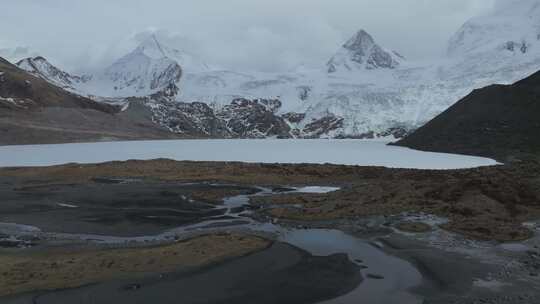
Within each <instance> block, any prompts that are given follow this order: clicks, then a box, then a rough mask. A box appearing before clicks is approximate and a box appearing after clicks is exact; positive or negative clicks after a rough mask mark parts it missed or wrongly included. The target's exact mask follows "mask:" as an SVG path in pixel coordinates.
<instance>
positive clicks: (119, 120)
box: [0, 58, 180, 145]
mask: <svg viewBox="0 0 540 304" xmlns="http://www.w3.org/2000/svg"><path fill="white" fill-rule="evenodd" d="M179 136H180V135H178V134H172V133H171V132H169V131H168V130H164V129H163V128H162V127H160V126H158V125H156V124H154V123H153V122H152V120H151V114H150V113H149V111H148V109H146V108H144V107H137V106H133V107H130V108H129V109H128V110H127V111H121V109H120V107H118V106H114V105H111V104H107V103H100V102H96V101H93V100H91V99H88V98H85V97H82V96H79V95H76V94H73V93H70V92H68V91H66V90H64V89H62V88H60V87H57V86H54V85H52V84H51V83H49V82H47V81H45V80H43V79H41V78H37V77H34V76H33V75H31V74H29V73H27V72H25V71H24V70H21V69H19V68H18V67H16V66H15V65H13V64H11V63H9V62H8V61H6V60H4V59H2V58H0V145H12V144H42V143H64V142H81V141H102V140H134V139H159V138H174V137H179Z"/></svg>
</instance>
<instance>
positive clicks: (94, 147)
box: [0, 139, 497, 169]
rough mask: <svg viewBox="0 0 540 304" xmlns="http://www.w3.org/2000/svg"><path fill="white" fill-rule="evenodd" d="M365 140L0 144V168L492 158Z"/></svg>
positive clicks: (418, 163)
mask: <svg viewBox="0 0 540 304" xmlns="http://www.w3.org/2000/svg"><path fill="white" fill-rule="evenodd" d="M386 144H387V142H381V141H365V140H327V139H317V140H279V139H276V140H273V139H265V140H247V139H246V140H236V139H228V140H163V141H129V142H100V143H76V144H60V145H28V146H3V147H0V167H10V166H48V165H58V164H65V163H100V162H106V161H124V160H129V159H139V160H148V159H155V158H169V159H174V160H190V161H242V162H261V163H317V164H322V163H331V164H342V165H361V166H385V167H392V168H419V169H458V168H472V167H480V166H489V165H495V164H497V163H496V162H495V161H494V160H491V159H487V158H482V157H474V156H463V155H453V154H444V153H430V152H421V151H415V150H411V149H407V148H402V147H394V146H387V145H386Z"/></svg>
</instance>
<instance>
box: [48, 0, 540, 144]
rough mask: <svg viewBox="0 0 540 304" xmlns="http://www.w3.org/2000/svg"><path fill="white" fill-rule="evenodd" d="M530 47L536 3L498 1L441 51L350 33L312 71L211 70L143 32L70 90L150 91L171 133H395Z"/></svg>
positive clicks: (538, 35)
mask: <svg viewBox="0 0 540 304" xmlns="http://www.w3.org/2000/svg"><path fill="white" fill-rule="evenodd" d="M539 48H540V0H499V2H498V3H497V5H496V7H495V8H494V10H493V11H492V12H490V13H489V14H487V15H484V16H479V17H476V18H473V19H471V20H470V21H468V22H467V23H465V24H464V25H463V26H462V27H461V28H460V29H459V30H458V31H457V33H456V34H455V35H454V36H453V37H452V38H451V39H450V41H449V45H448V50H449V51H448V53H449V54H448V56H447V57H445V58H441V59H440V60H437V61H432V62H430V63H415V62H411V61H405V60H404V59H403V57H401V56H400V55H399V54H398V53H396V52H393V51H387V50H385V49H384V48H383V47H381V46H379V45H378V44H377V43H376V42H375V39H374V38H373V37H372V36H371V35H370V34H368V33H367V32H365V31H359V32H357V33H356V34H355V35H354V36H353V37H352V38H351V39H350V40H348V41H347V42H346V43H345V44H344V45H343V46H342V47H341V48H340V49H339V50H338V52H337V53H336V54H335V55H334V56H333V57H332V58H330V60H329V61H328V63H327V65H326V66H324V65H323V64H321V67H320V68H313V69H309V68H303V69H302V70H299V71H295V72H288V73H256V72H249V73H247V72H239V71H227V70H213V69H210V68H208V66H207V65H206V64H204V63H201V61H200V60H197V59H196V58H195V57H194V56H189V55H187V54H185V53H182V52H180V51H176V50H174V49H173V48H170V47H168V46H166V45H165V44H163V43H161V42H160V41H158V40H157V39H156V38H155V37H154V36H152V37H150V38H149V39H147V40H146V41H144V42H143V43H142V44H141V45H139V46H138V47H137V48H136V49H135V50H133V51H132V52H131V53H129V54H128V55H126V56H124V57H123V58H121V59H119V60H118V61H117V62H115V63H114V64H113V65H111V66H110V67H109V68H107V69H106V70H105V71H104V72H102V73H98V74H96V75H94V76H93V77H92V79H91V80H90V81H87V82H84V83H77V85H75V86H74V90H75V91H76V92H78V93H81V94H83V95H93V96H103V97H119V98H121V97H130V96H137V97H145V96H152V97H146V98H149V100H147V101H146V102H145V103H144V104H145V105H146V106H148V107H149V108H151V109H152V111H153V115H154V117H153V120H154V121H155V122H156V123H158V124H160V125H162V126H164V127H165V128H167V129H169V130H170V131H172V132H175V133H183V134H185V133H189V132H198V133H197V134H203V135H205V136H216V137H264V136H270V137H271V136H277V137H338V138H340V137H356V138H374V137H385V136H394V137H402V136H403V135H405V134H407V133H408V132H410V131H412V130H414V129H416V128H418V127H420V126H421V125H423V124H424V123H425V122H427V121H429V120H430V119H432V118H433V117H435V116H436V115H438V114H440V113H441V112H442V111H444V110H446V109H447V108H448V107H450V106H451V105H452V104H454V103H455V102H456V101H457V100H459V99H461V98H463V97H464V96H466V95H467V94H469V93H470V92H471V91H472V90H474V89H477V88H481V87H484V86H487V85H491V84H494V83H502V84H508V83H513V82H515V81H517V80H519V79H522V78H525V77H527V76H529V75H530V74H532V73H534V72H536V71H537V70H540V49H539ZM49 74H50V73H49ZM53 74H54V73H53ZM57 74H58V73H57ZM47 75H48V74H47ZM60 75H62V74H61V73H60ZM48 78H52V77H48ZM53 80H54V79H53ZM51 81H52V80H51ZM270 100H275V101H278V102H279V103H273V104H275V105H276V106H275V108H272V109H271V110H269V109H268V108H267V107H266V106H265V101H270ZM203 104H205V105H206V106H202V105H203ZM258 121H261V123H258Z"/></svg>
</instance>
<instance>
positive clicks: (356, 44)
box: [343, 30, 375, 51]
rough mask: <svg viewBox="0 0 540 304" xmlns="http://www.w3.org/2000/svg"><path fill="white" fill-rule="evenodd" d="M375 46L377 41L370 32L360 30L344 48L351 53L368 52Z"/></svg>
mask: <svg viewBox="0 0 540 304" xmlns="http://www.w3.org/2000/svg"><path fill="white" fill-rule="evenodd" d="M374 44H375V40H374V39H373V37H372V36H371V35H370V34H369V33H368V32H366V31H365V30H359V31H358V32H356V34H355V35H354V36H352V37H351V39H349V40H348V41H347V42H346V43H345V44H344V45H343V47H344V48H346V49H348V50H351V51H356V50H366V49H368V48H371V47H373V45H374Z"/></svg>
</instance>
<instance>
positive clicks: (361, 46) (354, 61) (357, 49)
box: [326, 30, 403, 73]
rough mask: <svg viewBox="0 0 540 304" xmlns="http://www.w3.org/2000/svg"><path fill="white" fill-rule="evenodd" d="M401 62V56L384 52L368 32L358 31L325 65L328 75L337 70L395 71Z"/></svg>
mask: <svg viewBox="0 0 540 304" xmlns="http://www.w3.org/2000/svg"><path fill="white" fill-rule="evenodd" d="M402 60H403V57H402V56H401V55H399V54H398V53H396V52H393V51H388V50H385V49H384V48H382V47H381V46H379V45H378V44H377V43H376V42H375V39H373V37H372V36H371V35H370V34H369V33H368V32H366V31H365V30H359V31H358V32H356V34H354V35H353V36H352V37H351V38H350V39H349V40H347V42H345V44H343V46H342V47H341V49H339V50H338V52H337V53H336V54H335V55H334V56H333V57H332V58H331V59H330V61H328V63H327V64H326V65H327V68H328V72H329V73H334V72H337V71H339V70H345V71H354V70H375V69H395V68H397V67H398V66H399V65H400V62H401V61H402Z"/></svg>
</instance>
